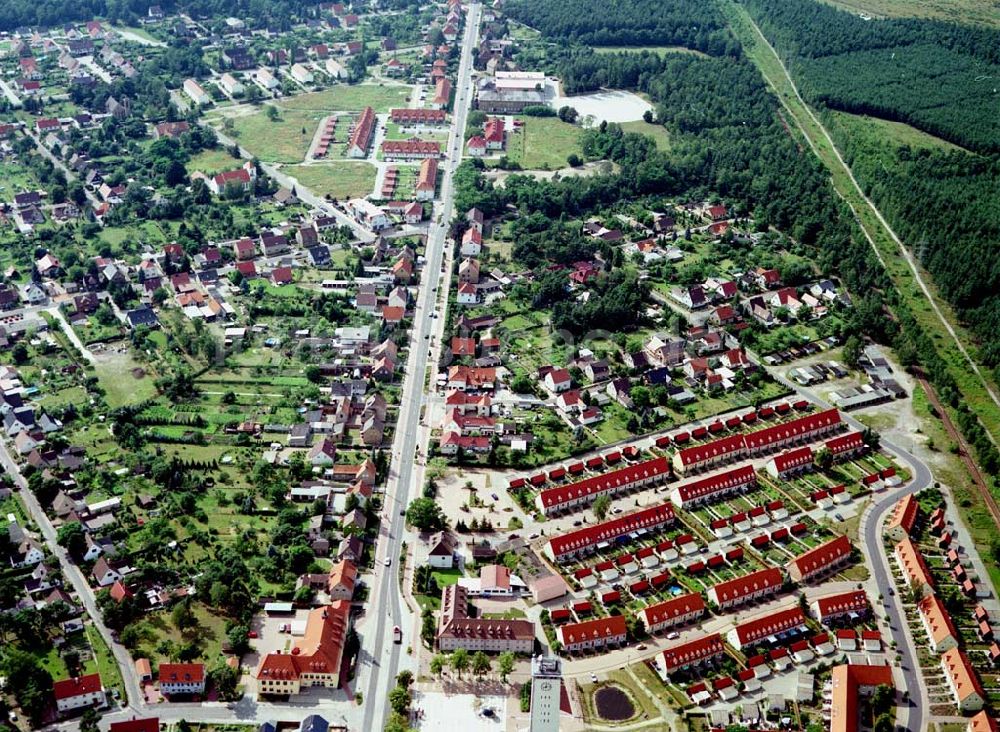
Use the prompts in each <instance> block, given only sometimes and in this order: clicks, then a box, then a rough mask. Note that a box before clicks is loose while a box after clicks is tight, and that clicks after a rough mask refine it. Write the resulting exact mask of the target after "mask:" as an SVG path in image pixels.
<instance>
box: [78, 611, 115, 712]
mask: <svg viewBox="0 0 1000 732" xmlns="http://www.w3.org/2000/svg"><path fill="white" fill-rule="evenodd" d="M85 627H86V631H87V640H89V641H90V647H91V648H93V649H94V659H95V660H96V661H97V672H98V673H99V674H100V675H101V682H102V683H103V684H104V688H105V689H107V690H109V691H110V690H112V689H118V693H119V694H121V696H122V700H123V701H124V700H125V684H124V683H123V682H122V674H121V671H120V670H119V669H118V663H117V662H116V661H115V657H114V656H113V655H112V654H111V649H110V648H108V644H107V643H105V642H104V639H103V638H102V637H101V634H100V633H98V632H97V629H96V628H94V626H93V625H91V624H89V623H88V624H87V625H86V626H85Z"/></svg>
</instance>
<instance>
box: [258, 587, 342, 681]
mask: <svg viewBox="0 0 1000 732" xmlns="http://www.w3.org/2000/svg"><path fill="white" fill-rule="evenodd" d="M350 610H351V605H350V603H349V602H347V601H345V600H335V601H334V602H331V603H330V604H329V605H327V606H325V607H318V608H316V609H315V610H312V611H310V613H309V617H308V618H307V619H306V631H305V634H304V635H303V636H302V638H301V639H300V640H299V642H298V643H296V644H295V645H294V646H293V647H292V651H291V653H269V654H267V655H266V656H264V658H263V659H262V660H261V662H260V665H259V666H258V667H257V673H256V674H255V675H256V678H257V695H258V697H261V696H268V695H275V694H281V695H289V694H298V693H299V692H300V691H301V689H302V687H303V686H305V687H309V686H323V687H326V688H328V689H335V688H337V687H338V686H340V666H341V661H342V660H343V656H344V640H345V638H346V637H347V630H348V626H349V615H350Z"/></svg>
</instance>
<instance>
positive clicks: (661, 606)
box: [642, 592, 705, 628]
mask: <svg viewBox="0 0 1000 732" xmlns="http://www.w3.org/2000/svg"><path fill="white" fill-rule="evenodd" d="M704 612H705V601H704V600H703V599H702V597H701V595H700V594H699V593H697V592H691V593H688V594H686V595H680V596H679V597H673V598H671V599H669V600H665V601H664V602H660V603H657V604H655V605H650V606H649V607H645V608H643V610H642V614H643V622H645V623H646V627H647V628H648V627H651V626H653V625H656V624H658V623H662V622H664V621H668V620H673V619H674V618H679V617H683V616H685V615H688V614H690V613H704Z"/></svg>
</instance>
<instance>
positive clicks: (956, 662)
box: [941, 648, 986, 703]
mask: <svg viewBox="0 0 1000 732" xmlns="http://www.w3.org/2000/svg"><path fill="white" fill-rule="evenodd" d="M941 665H942V666H943V667H944V670H945V673H946V674H947V675H948V677H949V679H950V680H951V685H952V687H953V688H954V690H955V695H956V696H957V697H958V700H959V702H960V703H961V702H963V701H965V700H966V699H968V698H969V696H971V695H972V694H978V695H979V696H981V697H982V698H983V699H985V698H986V692H985V691H984V690H983V685H982V684H981V683H980V681H979V676H978V675H977V674H976V670H975V669H974V668H973V667H972V664H971V663H970V662H969V657H968V656H967V655H965V651H963V650H961V649H959V648H952V649H950V650H947V651H945V652H944V653H943V654H942V655H941Z"/></svg>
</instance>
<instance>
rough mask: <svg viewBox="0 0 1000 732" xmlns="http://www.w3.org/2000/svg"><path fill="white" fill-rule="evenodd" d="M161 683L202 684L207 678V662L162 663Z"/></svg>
mask: <svg viewBox="0 0 1000 732" xmlns="http://www.w3.org/2000/svg"><path fill="white" fill-rule="evenodd" d="M159 679H160V684H161V685H162V684H163V683H164V682H166V683H168V684H178V683H184V684H200V683H201V682H202V681H204V680H205V664H203V663H161V664H160V669H159Z"/></svg>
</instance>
